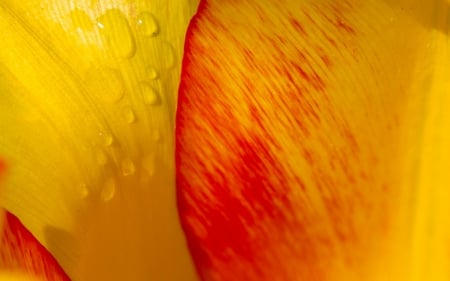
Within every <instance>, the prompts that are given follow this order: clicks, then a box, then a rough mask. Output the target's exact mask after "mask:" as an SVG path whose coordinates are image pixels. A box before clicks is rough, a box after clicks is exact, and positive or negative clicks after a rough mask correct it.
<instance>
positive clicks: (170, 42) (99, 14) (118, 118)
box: [0, 0, 198, 281]
mask: <svg viewBox="0 0 450 281" xmlns="http://www.w3.org/2000/svg"><path fill="white" fill-rule="evenodd" d="M197 4H198V3H197V2H196V1H190V0H186V1H182V0H164V1H162V0H161V1H156V0H155V1H128V0H117V1H108V0H105V1H103V0H98V1H97V0H93V1H91V0H86V1H70V0H67V1H60V0H26V1H13V0H11V1H9V0H7V1H1V2H0V32H1V34H2V38H3V40H2V48H0V132H1V135H0V155H2V156H4V157H5V159H6V162H7V163H8V165H9V171H10V172H9V174H8V181H7V182H6V185H5V190H4V194H3V195H4V196H2V197H0V198H1V199H0V205H1V206H3V207H5V208H6V209H7V210H8V211H10V212H11V213H12V214H14V215H15V216H17V217H18V218H19V219H20V221H22V222H23V224H24V225H25V227H26V228H27V229H29V230H30V231H31V233H32V234H33V235H34V236H35V237H36V238H37V240H38V241H39V242H41V243H42V245H43V246H45V248H46V249H48V250H49V251H50V252H51V253H52V254H53V255H54V257H55V258H56V259H57V260H58V261H59V262H60V264H61V265H62V267H63V268H64V270H65V271H66V272H67V274H68V275H69V276H70V277H71V278H72V279H74V280H138V281H139V280H146V279H152V280H181V279H182V280H195V279H196V275H195V272H194V270H193V266H192V263H191V259H190V257H189V253H188V251H187V247H186V246H185V240H184V237H183V235H182V231H181V228H180V226H179V222H178V217H177V212H176V205H175V200H174V198H175V186H174V178H175V177H174V163H173V161H174V160H173V150H174V148H173V128H174V115H175V104H176V93H177V89H178V85H179V75H180V69H181V57H182V50H183V45H184V37H185V32H186V28H187V24H188V22H189V20H190V18H191V16H192V15H193V13H194V12H195V11H196V9H197ZM174 267H176V268H177V270H173V268H174Z"/></svg>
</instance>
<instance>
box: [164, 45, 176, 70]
mask: <svg viewBox="0 0 450 281" xmlns="http://www.w3.org/2000/svg"><path fill="white" fill-rule="evenodd" d="M161 48H162V67H164V68H166V69H171V68H173V67H175V65H176V62H177V61H176V55H175V50H174V48H173V46H172V44H170V43H169V42H166V41H164V42H163V43H162V46H161Z"/></svg>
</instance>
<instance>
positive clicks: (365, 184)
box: [176, 0, 450, 281]
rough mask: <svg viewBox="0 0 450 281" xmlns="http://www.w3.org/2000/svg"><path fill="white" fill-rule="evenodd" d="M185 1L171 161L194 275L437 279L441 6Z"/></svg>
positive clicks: (442, 261) (443, 270)
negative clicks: (190, 11)
mask: <svg viewBox="0 0 450 281" xmlns="http://www.w3.org/2000/svg"><path fill="white" fill-rule="evenodd" d="M201 7H202V8H201V9H200V10H199V13H198V14H197V16H196V17H195V20H194V21H193V23H192V25H191V26H190V28H189V31H188V36H187V43H186V45H187V47H186V53H185V58H184V62H183V72H182V82H181V87H180V97H179V106H178V115H177V130H176V137H177V142H176V156H177V160H176V161H177V185H178V188H179V193H178V198H179V206H180V215H181V216H182V222H183V226H184V229H185V231H186V234H187V235H188V240H189V246H190V249H191V252H192V253H193V257H194V260H195V263H196V265H197V268H198V270H199V272H200V275H201V276H202V279H203V280H255V281H256V280H258V281H262V280H346V281H349V280H448V279H449V277H450V272H449V270H448V268H449V267H448V265H449V261H450V257H449V256H448V253H449V252H448V250H449V248H450V247H449V246H450V243H449V237H450V236H449V235H448V234H449V233H448V231H449V229H450V217H449V215H448V214H450V211H449V210H448V208H449V207H448V206H449V205H450V204H448V202H449V191H448V183H449V179H450V178H449V176H448V175H444V173H443V169H445V167H448V161H450V160H448V159H450V157H449V156H450V155H449V149H448V142H446V141H445V140H448V136H449V132H450V130H449V126H450V124H449V123H448V120H450V118H449V116H448V115H447V113H445V111H444V110H443V109H442V108H443V107H442V106H439V104H440V103H442V104H449V102H448V97H449V94H450V92H449V89H450V88H449V82H448V81H449V79H448V69H449V62H450V60H449V54H448V52H449V48H448V46H449V45H448V19H449V13H448V11H449V5H448V3H447V2H446V1H428V2H426V3H425V2H423V1H415V0H414V1H385V2H383V1H358V0H354V1H333V0H325V1H295V0H284V1H257V0H254V1H233V0H229V1H226V0H223V1H220V0H210V1H204V2H203V4H202V6H201ZM430 132H431V133H430ZM423 140H425V142H424V141H423ZM435 142H436V143H437V144H438V146H437V147H435V146H434V145H433V144H434V143H435ZM444 143H445V145H446V146H447V147H446V148H444V147H443V145H444ZM424 145H425V146H424ZM430 151H432V152H433V153H431V154H430V153H429V152H430ZM439 153H444V155H445V156H443V157H440V158H439V159H438V158H436V156H437V155H438V154H439ZM444 159H445V160H444ZM436 160H438V161H436ZM422 161H424V162H422ZM431 170H433V171H435V172H431ZM417 175H419V179H420V182H418V181H417V179H418V178H417ZM434 175H439V177H438V178H433V176H434ZM445 186H447V188H446V187H445ZM431 187H435V188H436V189H434V188H431ZM433 203H435V204H437V205H436V206H435V208H432V204H433ZM417 204H419V205H417ZM437 206H438V207H437ZM422 212H424V213H422ZM435 212H436V213H435ZM438 222H439V223H438ZM430 227H431V228H430ZM430 230H433V231H435V232H433V234H430ZM438 242H440V243H441V244H440V245H441V247H438V246H437V245H438ZM429 246H431V248H429ZM427 259H428V260H429V262H426V260H427ZM430 272H433V273H430ZM425 274H432V275H433V278H431V279H428V278H427V277H426V276H427V275H425ZM428 276H429V275H428Z"/></svg>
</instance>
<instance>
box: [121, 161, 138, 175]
mask: <svg viewBox="0 0 450 281" xmlns="http://www.w3.org/2000/svg"><path fill="white" fill-rule="evenodd" d="M121 168H122V174H123V175H124V176H130V175H132V174H134V172H135V167H134V163H133V161H132V160H131V159H128V158H127V159H124V160H122V163H121Z"/></svg>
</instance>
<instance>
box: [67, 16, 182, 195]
mask: <svg viewBox="0 0 450 281" xmlns="http://www.w3.org/2000/svg"><path fill="white" fill-rule="evenodd" d="M94 17H96V19H95V20H93V18H94ZM69 20H70V21H71V27H72V29H74V30H76V32H77V34H78V36H80V41H82V42H85V43H86V44H91V45H93V46H94V48H97V49H98V53H97V56H98V57H99V58H101V59H100V60H99V63H95V64H93V66H91V67H89V68H88V69H87V71H86V73H85V81H84V86H85V87H86V90H87V92H88V93H89V95H90V96H91V97H93V99H94V100H95V101H94V102H98V103H99V107H102V108H105V109H104V110H105V111H107V112H110V113H111V116H113V117H114V118H115V117H116V116H117V117H118V119H117V120H116V121H107V123H108V122H116V123H117V122H122V123H123V124H124V125H128V126H130V125H131V124H134V125H135V126H136V123H137V121H138V120H141V118H142V119H144V120H147V123H148V124H146V125H148V126H149V127H151V128H152V130H150V129H149V128H145V126H144V127H138V126H136V127H134V129H128V132H130V130H134V132H131V133H130V136H132V135H133V134H135V133H136V131H138V130H143V129H144V130H146V129H148V131H149V132H148V139H149V142H153V143H157V142H158V141H159V140H160V138H161V134H160V130H159V129H158V126H160V124H151V121H148V120H152V119H153V118H152V116H153V117H154V115H155V114H156V113H155V112H152V111H155V110H156V109H155V108H156V107H160V106H161V105H162V104H163V103H164V102H165V99H164V97H163V96H162V95H161V92H160V91H161V89H162V88H163V87H161V83H162V81H161V80H162V79H163V78H164V74H165V73H168V72H170V70H171V69H172V68H173V67H174V65H175V61H176V59H175V53H174V49H173V47H172V45H171V44H170V43H169V42H167V41H166V40H165V39H164V38H162V36H160V35H161V29H160V28H161V27H160V25H159V23H158V20H157V18H156V17H155V15H154V14H153V13H151V12H149V11H142V12H140V13H136V16H131V15H129V16H128V17H127V16H126V15H125V13H123V12H122V11H121V10H120V9H117V8H112V9H107V10H105V11H104V12H103V13H101V14H100V15H93V12H90V11H84V10H81V9H75V10H72V12H71V13H70V17H69ZM141 105H142V106H141ZM142 108H144V110H142ZM108 110H109V111H108ZM156 111H158V112H161V110H156ZM112 119H113V118H112ZM160 119H161V118H159V120H160ZM110 127H111V126H109V125H108V124H107V125H106V126H105V128H106V129H103V130H101V131H100V132H99V133H97V134H96V135H97V140H94V141H93V143H94V144H93V148H92V151H93V153H92V154H93V158H94V161H95V162H96V164H97V165H98V166H99V169H102V170H103V171H104V172H103V179H102V180H101V182H102V183H103V184H101V183H100V184H97V183H94V184H92V185H95V186H98V188H96V189H97V190H92V189H93V188H91V186H90V185H91V184H88V183H82V184H80V190H81V191H80V193H81V197H82V198H88V197H89V196H91V193H97V194H99V195H100V198H101V199H102V200H103V201H110V200H111V199H113V198H114V197H115V194H116V193H117V191H118V189H120V186H121V185H122V184H123V183H121V182H123V181H127V182H129V180H126V178H130V177H138V176H139V177H141V179H142V177H143V175H144V177H147V179H148V178H149V177H152V176H153V174H154V170H155V163H154V162H155V153H154V152H151V151H145V150H146V149H147V150H148V148H144V149H142V150H143V151H144V153H142V155H143V156H142V155H140V156H139V155H138V156H136V155H134V157H133V156H131V155H132V154H131V153H129V152H128V151H127V149H125V148H124V146H126V145H123V144H122V143H120V141H118V139H119V138H120V136H116V134H117V132H115V131H114V130H111V129H109V128H110ZM112 127H114V126H112ZM118 127H120V128H123V126H122V127H121V126H120V125H119V126H118ZM121 131H126V130H124V129H121ZM127 141H130V140H127ZM132 141H134V140H132ZM147 146H148V143H147ZM136 163H139V165H136ZM137 174H139V175H137ZM135 181H138V180H137V179H136V180H135ZM92 195H93V194H92Z"/></svg>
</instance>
